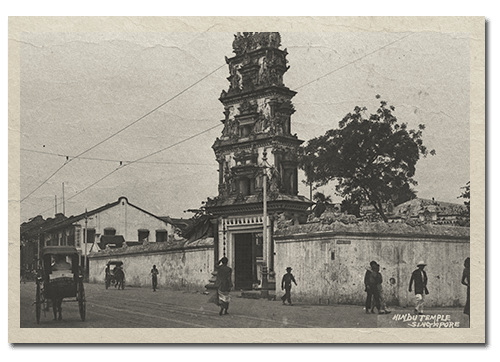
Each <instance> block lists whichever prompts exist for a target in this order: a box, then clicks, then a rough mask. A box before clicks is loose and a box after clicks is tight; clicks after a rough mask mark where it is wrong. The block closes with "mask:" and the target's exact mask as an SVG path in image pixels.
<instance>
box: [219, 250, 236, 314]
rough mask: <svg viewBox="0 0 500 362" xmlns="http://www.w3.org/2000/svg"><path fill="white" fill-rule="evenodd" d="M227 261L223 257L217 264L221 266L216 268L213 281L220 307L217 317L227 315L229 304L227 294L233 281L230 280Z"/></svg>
mask: <svg viewBox="0 0 500 362" xmlns="http://www.w3.org/2000/svg"><path fill="white" fill-rule="evenodd" d="M227 263H228V259H227V258H226V257H223V258H222V259H221V260H219V263H218V264H222V265H220V266H219V267H218V268H217V279H216V280H215V286H216V287H217V296H218V305H219V306H220V311H219V315H222V313H224V314H227V310H228V308H229V302H230V301H231V297H230V296H229V292H230V291H231V288H232V287H233V281H232V279H231V274H232V272H233V270H232V269H231V268H230V267H228V266H227Z"/></svg>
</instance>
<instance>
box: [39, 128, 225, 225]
mask: <svg viewBox="0 0 500 362" xmlns="http://www.w3.org/2000/svg"><path fill="white" fill-rule="evenodd" d="M217 127H220V124H217V125H215V126H213V127H210V128H207V129H206V130H204V131H201V132H198V133H197V134H195V135H192V136H189V137H188V138H185V139H183V140H181V141H179V142H176V143H174V144H171V145H170V146H167V147H165V148H162V149H161V150H159V151H155V152H153V153H150V154H149V155H146V156H144V157H141V158H138V159H137V160H135V161H131V162H130V163H127V164H121V165H120V166H118V167H117V168H116V169H114V170H113V171H111V172H109V173H108V174H106V175H104V176H103V177H101V178H100V179H99V180H97V181H95V182H94V183H93V184H91V185H90V186H87V187H86V188H84V189H83V190H81V191H79V192H77V193H76V194H74V195H72V196H70V197H67V198H66V201H68V200H71V199H72V198H74V197H76V196H78V195H80V194H81V193H83V192H85V191H87V190H88V189H90V188H91V187H93V186H95V185H97V184H98V183H99V182H101V181H103V180H104V179H106V178H108V177H109V176H111V175H112V174H114V173H115V172H116V171H118V170H120V169H122V168H125V167H127V166H130V165H132V164H134V163H138V162H139V161H140V160H143V159H145V158H148V157H151V156H153V155H156V154H158V153H160V152H163V151H166V150H168V149H169V148H172V147H175V146H177V145H179V144H181V143H183V142H187V141H189V140H191V139H193V138H195V137H197V136H199V135H201V134H203V133H206V132H208V131H211V130H213V129H214V128H217ZM60 204H61V203H59V204H57V206H59V205H60ZM51 209H52V207H50V208H48V209H46V210H44V211H42V212H41V213H40V215H41V214H43V213H45V212H47V211H49V210H51Z"/></svg>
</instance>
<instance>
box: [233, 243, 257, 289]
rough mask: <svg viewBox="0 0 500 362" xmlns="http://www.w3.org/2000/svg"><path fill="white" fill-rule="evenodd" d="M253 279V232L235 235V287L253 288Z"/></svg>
mask: <svg viewBox="0 0 500 362" xmlns="http://www.w3.org/2000/svg"><path fill="white" fill-rule="evenodd" d="M252 279H253V278H252V234H250V233H249V234H236V235H235V237H234V287H235V289H236V290H240V289H243V290H249V289H252Z"/></svg>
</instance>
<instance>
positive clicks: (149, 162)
mask: <svg viewBox="0 0 500 362" xmlns="http://www.w3.org/2000/svg"><path fill="white" fill-rule="evenodd" d="M20 150H21V151H25V152H33V153H39V154H43V155H50V156H56V157H64V158H66V157H69V158H70V159H72V158H75V156H71V155H64V154H60V153H53V152H44V151H37V150H29V149H26V148H21V149H20ZM78 158H79V159H81V160H91V161H104V162H123V163H130V162H132V161H129V160H124V159H120V160H119V159H112V158H98V157H78ZM137 163H148V164H164V165H195V166H209V164H208V163H196V162H162V161H139V162H137ZM210 166H211V165H210Z"/></svg>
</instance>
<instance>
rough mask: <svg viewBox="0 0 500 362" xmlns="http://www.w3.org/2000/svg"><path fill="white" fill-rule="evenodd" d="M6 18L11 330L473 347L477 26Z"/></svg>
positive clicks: (481, 322) (481, 106)
mask: <svg viewBox="0 0 500 362" xmlns="http://www.w3.org/2000/svg"><path fill="white" fill-rule="evenodd" d="M14 20H15V21H14ZM14 20H13V21H14V23H13V24H15V29H14V30H21V31H18V32H17V35H18V36H19V39H18V43H17V47H18V63H19V70H18V71H19V74H18V75H19V84H18V91H19V94H18V96H19V105H18V106H19V130H20V132H19V134H18V138H19V139H18V142H19V144H18V147H19V148H18V150H19V174H20V178H19V206H18V213H19V219H18V227H19V228H20V229H19V230H20V231H19V241H18V242H19V244H18V245H17V246H15V248H16V253H17V254H9V262H10V263H11V265H15V268H16V269H15V270H16V271H17V276H16V278H17V281H16V283H15V288H16V289H15V293H18V294H17V295H18V298H19V301H18V303H19V304H18V305H17V306H16V307H15V309H16V317H17V316H18V326H17V328H19V330H18V331H16V333H17V332H19V333H21V334H20V335H24V333H25V332H27V331H29V330H36V329H47V328H49V329H51V330H52V331H53V330H54V329H58V330H60V333H64V329H68V328H70V329H72V331H73V332H72V333H77V334H78V333H80V332H79V331H77V332H74V331H75V329H78V330H81V333H84V334H85V333H87V334H86V335H87V336H90V334H88V333H89V332H90V331H91V330H93V329H104V328H113V329H115V328H116V329H130V328H137V329H142V328H155V329H158V330H167V329H168V330H170V332H169V333H171V334H175V333H176V332H175V330H176V329H178V330H180V329H193V330H198V329H207V328H210V329H213V328H215V329H223V328H238V329H246V330H248V331H251V330H253V329H255V330H260V329H264V330H275V329H279V330H283V331H284V330H287V329H301V330H302V329H304V330H305V329H322V330H338V329H341V330H342V331H344V332H349V330H352V329H367V330H370V329H375V328H379V329H380V328H382V329H384V328H391V329H393V328H397V329H398V331H401V333H402V335H411V333H419V335H420V334H421V333H424V332H422V331H423V330H427V333H428V335H429V336H430V335H431V333H434V335H436V334H435V333H437V332H435V331H432V330H438V329H439V330H443V329H446V330H447V332H443V333H452V332H450V331H451V330H456V329H471V327H472V325H473V324H474V318H475V315H474V311H475V310H474V308H472V309H473V311H472V312H471V292H470V288H471V277H472V279H474V278H473V275H472V276H471V268H472V269H473V270H474V268H473V267H472V266H471V265H475V266H476V268H477V267H478V265H479V264H478V263H477V260H476V263H475V264H474V262H475V261H474V257H475V255H471V254H473V253H472V251H471V250H473V248H474V247H475V246H474V245H478V246H479V247H480V248H483V249H482V250H484V240H480V239H478V237H477V235H481V233H482V235H483V237H484V220H482V221H481V220H474V218H473V217H471V215H472V216H473V215H474V210H471V191H472V193H473V195H478V197H482V198H484V190H483V191H482V192H479V193H478V192H477V191H475V190H474V187H479V188H483V187H484V175H480V176H479V182H474V176H473V175H472V173H473V169H474V167H475V166H474V165H473V164H474V163H475V164H476V166H477V167H476V168H477V170H476V171H479V172H481V170H483V171H484V154H483V156H482V157H483V158H481V156H479V158H477V157H476V158H474V157H473V155H471V129H472V127H473V125H474V124H475V125H478V126H479V135H480V136H481V134H482V136H483V137H484V113H483V114H481V113H480V114H479V117H478V116H473V114H474V113H473V109H478V108H479V109H480V110H481V109H483V110H484V99H479V100H478V102H477V103H475V102H474V101H473V98H474V94H473V92H474V90H473V89H472V88H471V82H472V79H471V77H472V73H471V58H473V55H472V53H471V52H472V51H473V49H477V48H473V46H474V45H471V44H472V43H471V30H470V29H469V28H467V27H466V26H464V27H460V26H457V25H460V24H461V22H463V23H464V24H466V23H467V22H471V23H474V24H478V23H479V24H480V23H481V19H480V18H474V19H471V18H461V19H455V22H454V23H453V21H452V20H450V21H451V22H452V24H451V26H450V27H449V29H448V28H446V27H444V28H443V30H442V31H429V30H428V29H432V28H433V27H434V26H435V23H434V22H433V19H432V18H429V19H427V22H425V21H424V22H423V23H422V24H423V25H422V27H421V28H420V30H419V31H416V30H415V29H417V28H418V27H417V25H416V24H418V23H417V21H416V20H412V21H408V23H405V22H396V21H393V20H388V19H387V20H386V21H387V22H386V23H385V24H384V21H383V19H372V20H370V19H363V22H364V23H363V24H369V25H370V26H367V28H366V29H360V28H357V29H356V28H355V27H354V25H353V24H354V19H347V18H345V19H344V18H324V19H323V20H322V21H323V22H324V23H328V24H331V25H332V26H327V27H319V28H317V29H316V30H314V29H315V28H314V26H319V25H320V24H317V23H314V22H313V23H311V24H310V26H304V27H303V28H300V27H293V26H291V25H290V21H289V20H287V18H283V19H282V21H281V22H279V21H278V22H276V26H275V28H272V27H271V26H270V24H271V23H272V22H265V23H264V24H265V25H266V26H262V24H260V26H259V25H256V26H255V27H254V28H252V27H251V26H248V23H247V24H244V26H242V28H241V29H238V28H237V27H236V23H234V22H228V18H215V19H211V18H205V19H203V20H201V19H200V21H199V22H198V24H197V25H196V26H193V27H187V26H183V24H184V22H183V20H182V18H161V17H159V18H147V19H145V18H135V19H134V21H133V22H131V21H130V20H128V19H126V18H114V19H112V20H111V19H108V18H97V17H96V18H75V19H73V20H69V19H65V18H39V19H32V18H16V19H14ZM473 20H474V21H473ZM191 21H193V19H191ZM370 21H371V22H370ZM482 21H483V23H484V18H483V19H482ZM44 22H45V23H44ZM68 22H69V23H68ZM318 23H321V22H318ZM47 24H48V25H47ZM68 24H72V26H71V27H68ZM401 24H403V25H401ZM425 24H427V25H425ZM467 24H468V23H467ZM110 25H112V26H110ZM146 25H150V27H146ZM392 25H393V26H394V28H390V27H391V26H392ZM37 26H40V27H42V28H44V27H46V26H49V27H50V30H44V31H38V30H35V29H36V27H37ZM426 26H428V27H429V28H426ZM349 27H352V28H349ZM369 28H372V29H375V30H376V31H375V30H374V31H370V30H368V29H369ZM389 28H390V29H389ZM477 28H479V29H480V28H481V27H480V26H479V27H477V26H476V27H475V29H477ZM23 29H31V30H29V31H22V30H23ZM84 29H87V30H84ZM89 29H92V30H89ZM247 29H250V30H260V29H263V30H270V31H253V32H245V31H242V30H247ZM384 29H385V30H384ZM482 35H483V39H482V41H483V43H484V29H483V33H482ZM480 41H481V39H479V42H480ZM474 51H475V50H474ZM478 56H480V57H482V58H481V59H482V60H483V67H484V54H478ZM483 71H484V69H483ZM483 75H484V73H483ZM482 82H483V83H482V89H483V91H484V78H483V79H482ZM480 85H481V84H480ZM479 89H481V88H480V87H479ZM476 91H477V89H476ZM481 102H482V103H481ZM471 117H475V118H471ZM481 117H482V118H481ZM481 182H482V183H481ZM471 189H472V190H471ZM475 192H476V193H475ZM483 200H484V199H483ZM476 215H477V214H476ZM9 219H11V215H9ZM474 221H475V222H479V225H480V226H479V234H478V232H477V230H478V229H476V232H475V233H474V225H473V222H474ZM10 223H12V220H10ZM471 230H472V231H473V232H471ZM474 235H476V236H474ZM12 255H15V257H16V260H12ZM482 268H483V273H484V264H483V266H482ZM472 274H473V273H472ZM12 280H13V278H12V275H11V276H10V283H11V284H14V283H12ZM474 280H477V279H474ZM17 288H19V289H17ZM472 288H473V290H474V285H473V287H472ZM481 288H484V285H483V286H482V287H481ZM480 293H483V295H484V290H483V289H481V290H479V291H478V294H476V295H477V296H479V295H480ZM473 294H474V293H473ZM482 300H483V304H484V297H483V299H482ZM478 307H480V308H482V309H481V311H480V313H479V314H476V318H478V316H479V318H478V319H476V323H477V324H476V326H479V325H484V320H482V318H484V305H483V306H482V307H481V306H478ZM13 309H14V307H13V306H12V305H10V310H11V313H12V310H13ZM17 313H18V314H17ZM36 333H38V332H36ZM54 333H59V332H54ZM202 333H203V332H202ZM327 333H329V332H327ZM342 333H343V332H342ZM397 333H399V332H397ZM82 335H83V334H82ZM447 335H449V334H447ZM483 336H484V331H483ZM68 338H70V337H68ZM89 338H90V337H89ZM235 338H236V337H235ZM256 338H257V339H258V337H256ZM339 338H340V335H339ZM451 338H453V337H451ZM90 340H92V338H90ZM92 341H93V340H92ZM107 341H108V342H117V341H115V340H114V339H113V338H112V337H108V340H107ZM450 341H451V340H450ZM450 341H449V342H450ZM156 342H159V341H156ZM163 342H164V343H169V342H171V340H164V341H163ZM330 342H335V341H334V340H332V341H330ZM463 342H467V341H466V340H465V341H463ZM160 343H161V342H160Z"/></svg>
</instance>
